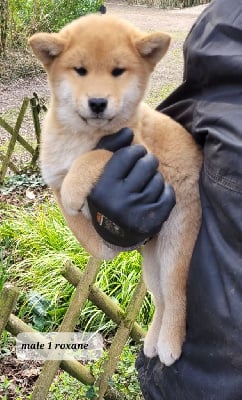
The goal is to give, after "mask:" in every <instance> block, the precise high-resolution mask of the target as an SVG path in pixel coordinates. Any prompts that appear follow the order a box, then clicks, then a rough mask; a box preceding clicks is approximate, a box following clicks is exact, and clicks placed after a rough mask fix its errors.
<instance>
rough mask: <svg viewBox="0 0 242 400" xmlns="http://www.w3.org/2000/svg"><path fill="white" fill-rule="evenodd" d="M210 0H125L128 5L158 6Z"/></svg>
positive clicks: (184, 5) (167, 6) (182, 6)
mask: <svg viewBox="0 0 242 400" xmlns="http://www.w3.org/2000/svg"><path fill="white" fill-rule="evenodd" d="M210 1H211V0H127V2H128V4H129V5H146V6H148V7H159V8H184V7H192V6H198V5H201V4H207V3H209V2H210Z"/></svg>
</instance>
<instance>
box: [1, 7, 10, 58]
mask: <svg viewBox="0 0 242 400" xmlns="http://www.w3.org/2000/svg"><path fill="white" fill-rule="evenodd" d="M7 30H8V0H1V1H0V56H2V55H4V54H5V51H6V41H7Z"/></svg>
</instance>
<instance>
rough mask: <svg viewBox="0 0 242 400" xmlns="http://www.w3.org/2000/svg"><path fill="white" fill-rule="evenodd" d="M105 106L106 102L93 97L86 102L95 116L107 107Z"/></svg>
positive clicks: (100, 98)
mask: <svg viewBox="0 0 242 400" xmlns="http://www.w3.org/2000/svg"><path fill="white" fill-rule="evenodd" d="M107 104H108V101H107V100H106V99H104V98H102V97H97V98H95V97H93V98H91V99H89V100H88V105H89V107H90V109H91V110H92V111H93V112H94V113H95V114H100V113H102V112H103V111H104V110H105V108H106V107H107Z"/></svg>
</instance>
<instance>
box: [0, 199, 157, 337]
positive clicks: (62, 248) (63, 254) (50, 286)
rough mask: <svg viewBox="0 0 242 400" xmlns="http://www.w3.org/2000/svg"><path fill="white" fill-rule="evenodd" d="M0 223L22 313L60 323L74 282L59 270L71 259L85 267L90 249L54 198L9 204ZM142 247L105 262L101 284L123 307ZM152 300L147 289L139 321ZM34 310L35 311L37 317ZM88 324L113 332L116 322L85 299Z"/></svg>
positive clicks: (40, 324)
mask: <svg viewBox="0 0 242 400" xmlns="http://www.w3.org/2000/svg"><path fill="white" fill-rule="evenodd" d="M4 217H5V218H4V221H3V222H2V225H1V227H0V240H1V246H2V247H3V248H5V250H7V252H8V254H10V255H11V264H10V265H9V266H8V279H9V280H10V281H12V282H14V283H16V285H17V286H18V287H19V288H20V290H21V292H22V297H21V302H20V305H19V313H20V316H21V317H26V318H27V319H29V320H30V321H31V322H32V323H34V325H35V327H36V328H37V329H38V328H39V329H41V328H44V329H45V330H48V329H53V328H56V327H57V325H58V324H59V323H60V322H61V320H62V318H63V316H64V313H65V311H66V309H67V307H68V304H69V300H70V297H71V295H72V293H73V287H72V286H71V285H70V284H69V283H68V282H67V281H66V279H65V278H64V277H63V276H62V275H61V270H62V267H63V266H64V264H65V263H66V262H67V261H69V260H70V261H71V262H72V263H73V264H74V265H76V266H77V267H78V268H80V269H81V270H83V269H84V268H85V266H86V264H87V261H88V259H89V255H88V254H87V253H86V251H85V250H84V249H83V248H81V247H80V245H79V243H78V242H77V240H76V239H75V238H74V236H73V235H72V233H71V232H70V231H69V229H68V227H67V226H66V224H65V222H64V220H63V217H62V215H61V213H60V211H59V209H58V207H57V206H56V204H55V203H53V202H47V203H45V204H42V205H38V206H36V207H35V208H34V209H33V208H29V209H26V208H25V209H24V208H19V207H14V206H9V207H8V208H7V209H5V211H4ZM140 267H141V256H140V254H139V253H138V252H136V251H133V252H130V253H122V254H120V255H119V256H118V257H116V258H115V259H114V260H113V261H111V262H103V263H102V266H101V268H100V271H99V274H98V277H97V285H98V287H99V288H100V289H101V290H103V291H105V293H106V294H108V295H109V296H110V297H111V298H112V299H113V300H114V301H116V302H118V303H119V305H120V306H121V307H123V308H124V309H125V307H126V305H127V303H128V301H129V299H130V297H131V295H132V293H133V290H134V288H135V286H136V284H137V282H138V279H139V277H140V273H141V268H140ZM152 312H153V306H152V305H151V300H150V296H149V295H147V297H146V298H145V301H144V304H143V307H142V309H141V310H140V313H139V315H138V322H139V323H140V324H141V325H142V326H146V325H147V323H148V322H149V321H150V318H151V314H152ZM33 315H34V317H35V318H34V317H33ZM79 327H80V328H81V329H86V330H100V331H102V332H103V333H110V332H111V331H112V330H113V328H114V323H113V322H112V321H110V320H108V319H107V317H106V316H105V315H104V314H103V313H102V311H100V310H99V309H98V308H97V307H96V306H94V305H93V304H92V303H91V302H90V301H87V303H86V306H85V308H84V310H83V312H82V315H81V317H80V321H79Z"/></svg>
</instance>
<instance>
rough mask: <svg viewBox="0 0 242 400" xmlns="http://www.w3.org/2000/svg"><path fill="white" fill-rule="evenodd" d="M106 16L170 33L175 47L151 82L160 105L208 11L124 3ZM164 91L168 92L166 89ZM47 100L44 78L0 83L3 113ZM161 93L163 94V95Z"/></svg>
mask: <svg viewBox="0 0 242 400" xmlns="http://www.w3.org/2000/svg"><path fill="white" fill-rule="evenodd" d="M106 5H107V12H108V13H110V14H116V15H118V16H120V17H122V18H126V19H127V20H129V21H130V22H132V23H134V24H135V25H136V26H138V27H139V28H141V29H143V30H147V31H151V30H164V31H167V32H169V33H171V36H172V39H173V40H172V44H171V48H170V51H169V52H168V54H167V56H166V57H165V59H164V61H163V62H162V63H160V65H159V66H158V68H157V69H156V71H155V73H154V74H153V77H152V79H151V90H152V93H153V95H152V99H150V102H151V103H154V105H156V104H158V103H159V101H160V99H161V96H163V97H164V96H165V95H166V94H168V92H170V91H171V90H172V89H173V88H174V87H175V86H177V85H178V84H179V83H180V81H181V78H182V66H183V63H182V45H183V42H184V39H185V36H186V35H187V33H188V31H189V30H190V28H191V26H192V25H193V23H194V21H195V20H196V18H197V17H198V15H199V14H200V13H201V11H202V10H203V9H204V8H205V6H197V7H192V8H189V9H183V10H162V9H158V8H147V7H143V6H127V5H125V4H124V2H123V1H121V0H116V1H107V2H106ZM164 88H165V89H164ZM162 90H163V92H162ZM34 91H35V92H37V93H38V95H39V96H48V94H49V92H48V88H47V82H46V77H45V75H39V76H37V77H36V78H28V79H19V80H18V81H15V82H12V83H8V84H4V83H1V82H0V113H6V112H7V111H8V110H9V109H13V108H16V107H17V108H18V107H19V106H20V103H21V101H22V99H23V97H24V96H32V93H33V92H34ZM160 93H162V94H160Z"/></svg>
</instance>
